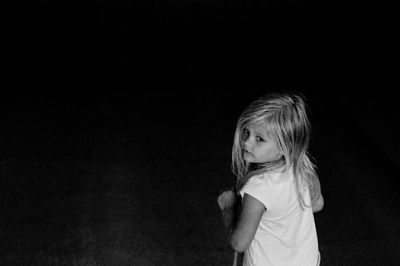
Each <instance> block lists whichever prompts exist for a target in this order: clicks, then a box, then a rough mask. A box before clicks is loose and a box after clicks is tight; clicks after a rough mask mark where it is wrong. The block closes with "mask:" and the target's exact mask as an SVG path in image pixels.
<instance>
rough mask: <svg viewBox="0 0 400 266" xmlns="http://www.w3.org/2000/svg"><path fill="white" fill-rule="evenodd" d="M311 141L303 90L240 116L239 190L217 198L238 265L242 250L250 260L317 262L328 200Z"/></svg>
mask: <svg viewBox="0 0 400 266" xmlns="http://www.w3.org/2000/svg"><path fill="white" fill-rule="evenodd" d="M309 140H310V124H309V121H308V118H307V114H306V105H305V102H304V100H303V98H302V96H301V95H300V94H293V93H272V94H268V95H266V96H264V97H261V98H260V99H258V100H256V101H254V102H253V103H251V104H250V106H249V107H247V108H246V109H245V110H244V112H243V113H242V114H241V116H240V118H239V120H238V122H237V126H236V132H235V135H234V141H233V148H232V170H233V172H234V174H235V175H236V177H237V184H236V189H235V191H236V192H237V193H235V191H234V190H227V191H224V192H222V193H221V194H220V195H219V197H218V199H217V202H218V205H219V207H220V208H221V210H222V214H223V219H224V224H225V227H226V229H227V230H226V231H227V234H228V239H229V243H230V245H231V246H232V248H233V249H234V250H235V262H234V265H236V259H237V257H238V256H237V254H238V253H242V252H244V258H243V265H245V266H250V265H255V266H267V265H288V266H317V265H319V261H320V254H319V250H318V239H317V232H316V228H315V222H314V214H313V212H317V211H320V210H321V209H322V208H323V205H324V200H323V197H322V194H321V188H320V183H319V179H318V177H317V175H316V172H315V170H314V165H313V163H312V162H311V161H310V159H309V156H308V154H307V149H308V143H309ZM236 194H238V195H240V196H241V200H238V198H239V199H240V196H237V195H236ZM238 203H240V204H238ZM238 205H239V208H236V207H237V206H238Z"/></svg>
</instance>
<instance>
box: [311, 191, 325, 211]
mask: <svg viewBox="0 0 400 266" xmlns="http://www.w3.org/2000/svg"><path fill="white" fill-rule="evenodd" d="M311 205H312V210H313V212H319V211H321V210H322V209H323V208H324V197H323V196H322V194H321V193H319V194H318V197H317V198H316V199H315V200H314V201H313V202H312V203H311Z"/></svg>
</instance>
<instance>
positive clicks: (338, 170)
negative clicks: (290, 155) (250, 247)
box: [0, 1, 400, 265]
mask: <svg viewBox="0 0 400 266" xmlns="http://www.w3.org/2000/svg"><path fill="white" fill-rule="evenodd" d="M1 12H2V18H1V23H2V26H3V29H4V30H3V31H2V35H3V36H4V37H3V45H4V46H5V48H4V49H2V50H1V56H2V65H3V66H4V68H3V71H2V73H1V75H2V80H1V87H2V89H3V90H2V92H1V98H0V101H1V102H0V104H1V106H0V108H1V135H0V137H1V138H0V145H1V146H0V149H1V151H0V156H1V157H0V164H1V168H0V170H1V172H0V174H1V185H0V187H1V190H0V193H1V219H0V221H1V232H0V238H1V241H0V242H1V244H0V245H1V246H0V250H1V257H0V265H192V264H196V265H229V264H230V263H231V259H232V256H231V255H232V253H231V250H230V249H229V248H228V247H227V244H226V241H225V237H224V232H223V226H222V221H221V217H220V214H219V211H218V209H217V205H216V202H215V199H216V197H217V195H218V191H219V190H220V189H221V188H223V187H225V186H230V185H232V184H233V183H234V177H233V176H232V174H231V173H230V170H229V167H230V149H231V144H232V143H231V141H232V137H233V131H234V126H235V122H236V119H237V118H238V116H239V114H240V112H241V111H242V110H243V108H245V107H246V106H247V104H248V103H249V102H250V101H251V100H253V99H255V98H256V97H258V96H260V95H261V94H263V93H265V92H268V91H274V90H289V91H291V90H295V91H299V92H302V93H303V94H304V95H305V96H306V98H307V101H308V104H309V108H310V119H311V122H312V125H313V135H312V140H311V146H310V153H311V154H312V155H313V157H314V158H315V161H316V163H317V166H318V173H319V175H320V179H321V183H322V190H323V194H324V197H325V204H326V205H325V208H324V210H323V211H322V212H321V213H318V214H316V217H315V218H316V224H317V230H318V235H319V240H320V250H321V254H322V264H321V265H398V264H399V256H398V250H399V248H400V245H399V240H398V239H399V238H398V235H399V226H398V224H399V217H400V213H399V208H398V207H397V204H398V203H399V196H398V195H397V194H398V193H397V189H396V187H397V186H398V183H399V182H398V178H399V174H398V167H399V166H400V159H399V155H398V154H399V149H400V146H399V144H398V141H397V138H398V135H399V133H400V132H399V128H400V127H399V125H400V122H399V118H398V110H397V109H398V107H397V106H398V93H396V89H397V88H398V86H397V76H396V74H397V68H396V65H397V61H398V60H397V59H398V51H397V49H398V48H397V47H398V42H397V40H396V33H397V31H396V27H395V23H394V22H395V14H394V13H395V8H394V6H391V3H389V2H380V3H377V2H355V1H353V2H344V1H343V2H340V1H339V2H329V3H322V2H317V1H297V2H296V1H229V2H228V1H218V2H215V1H214V2H212V1H186V2H179V1H175V2H173V1H135V2H128V1H125V2H124V1H113V2H112V1H103V2H98V1H97V2H95V1H93V2H90V1H84V2H82V1H69V2H60V1H58V2H49V1H36V2H27V1H22V2H21V1H19V2H17V1H13V2H8V3H5V8H4V9H2V11H1Z"/></svg>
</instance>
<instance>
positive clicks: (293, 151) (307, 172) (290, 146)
mask: <svg viewBox="0 0 400 266" xmlns="http://www.w3.org/2000/svg"><path fill="white" fill-rule="evenodd" d="M306 108H307V106H306V103H305V100H304V96H303V95H302V94H300V93H287V92H285V93H269V94H267V95H264V96H262V97H260V98H259V99H257V100H255V101H254V102H252V103H251V104H250V105H249V106H248V107H247V108H246V109H245V110H244V111H243V112H242V114H241V115H240V117H239V119H238V121H237V124H236V130H235V134H234V140H233V147H232V172H233V173H234V174H235V175H236V177H237V182H236V190H237V191H239V190H240V189H241V188H242V187H243V186H244V185H245V184H246V183H247V181H248V180H249V179H250V177H252V176H254V175H257V174H260V173H263V172H265V171H272V170H275V169H278V168H283V169H285V170H289V169H293V176H294V178H295V181H296V191H297V194H298V198H299V201H300V203H301V206H302V207H303V206H307V207H308V205H307V204H306V203H305V202H304V199H303V197H302V196H301V193H300V187H301V186H302V185H303V184H304V182H306V184H307V185H308V187H309V190H310V196H311V202H313V201H314V200H316V198H317V196H318V195H319V193H320V190H321V188H320V183H319V179H318V176H317V174H316V171H315V165H314V164H313V163H312V162H311V160H310V155H309V154H308V145H309V141H310V134H311V125H310V122H309V120H308V117H307V112H306ZM260 121H264V122H265V123H266V125H267V130H268V132H266V133H268V134H269V135H270V136H272V137H273V138H274V139H275V141H276V143H277V144H278V147H279V149H280V151H281V152H282V154H283V156H282V157H281V158H279V159H277V160H276V161H272V162H267V163H264V164H257V165H254V164H248V163H247V162H246V161H245V160H244V158H243V142H244V139H243V130H244V128H246V127H247V126H248V125H249V124H251V123H257V122H260Z"/></svg>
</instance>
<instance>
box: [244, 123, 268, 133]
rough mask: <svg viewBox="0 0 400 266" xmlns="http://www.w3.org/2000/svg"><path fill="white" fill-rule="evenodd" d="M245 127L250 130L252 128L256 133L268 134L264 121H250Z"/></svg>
mask: <svg viewBox="0 0 400 266" xmlns="http://www.w3.org/2000/svg"><path fill="white" fill-rule="evenodd" d="M247 127H248V128H249V129H251V130H254V131H255V132H256V133H260V134H263V135H268V132H269V130H268V125H267V123H265V122H264V121H255V122H251V123H249V124H248V125H247Z"/></svg>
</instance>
